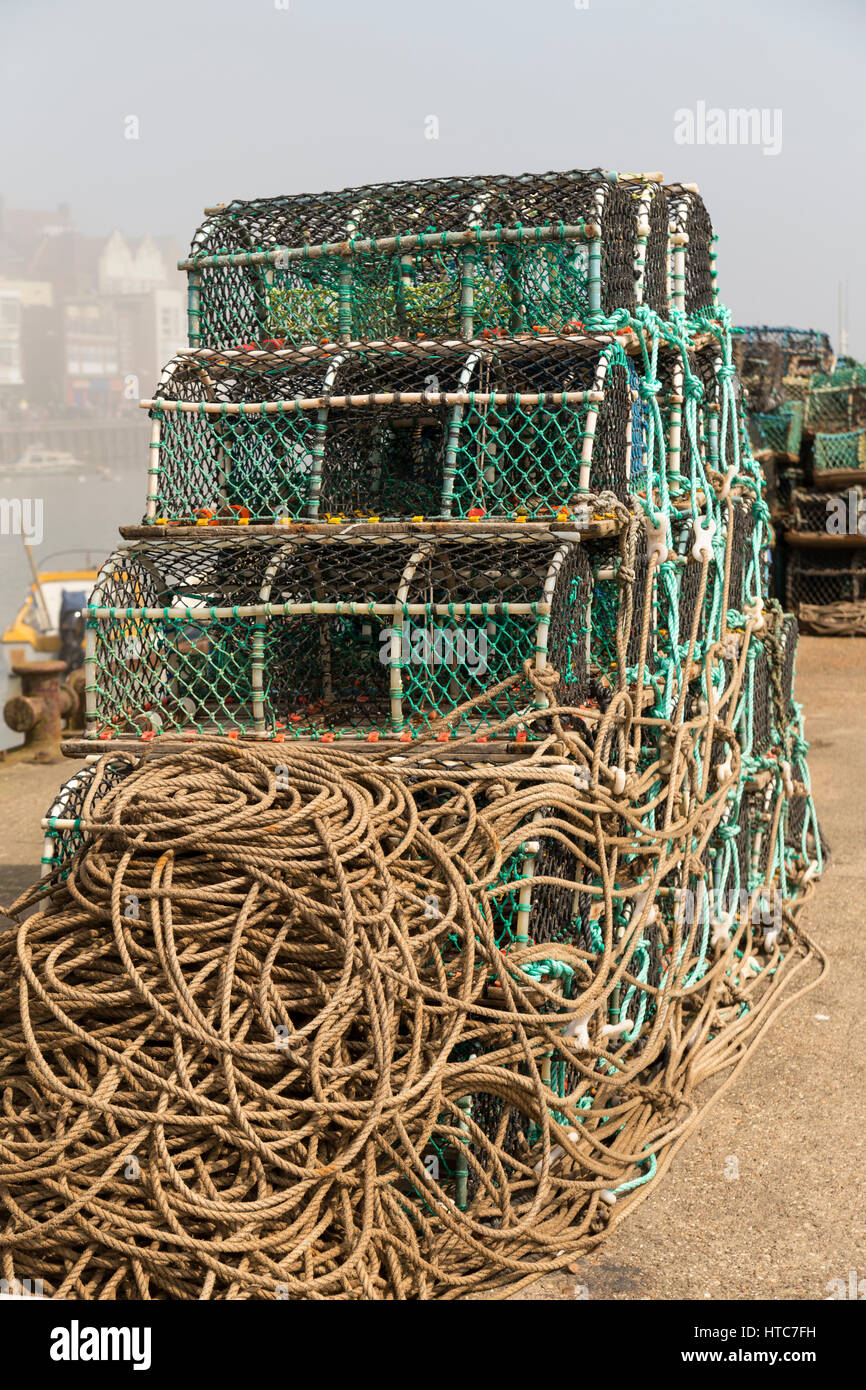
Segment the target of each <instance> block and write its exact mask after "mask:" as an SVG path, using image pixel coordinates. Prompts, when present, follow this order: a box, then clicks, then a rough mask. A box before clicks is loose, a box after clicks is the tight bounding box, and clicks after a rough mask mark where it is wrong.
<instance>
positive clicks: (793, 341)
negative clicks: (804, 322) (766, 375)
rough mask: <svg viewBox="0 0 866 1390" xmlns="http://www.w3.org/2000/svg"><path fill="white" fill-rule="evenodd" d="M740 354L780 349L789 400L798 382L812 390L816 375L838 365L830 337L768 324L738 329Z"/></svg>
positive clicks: (812, 330) (811, 331)
mask: <svg viewBox="0 0 866 1390" xmlns="http://www.w3.org/2000/svg"><path fill="white" fill-rule="evenodd" d="M736 341H737V343H739V344H741V345H742V346H741V348H740V351H744V350H746V349H748V350H750V351H751V350H753V349H754V350H761V349H768V350H769V349H770V348H772V347H778V348H779V350H780V351H781V354H782V384H783V388H784V391H785V395H786V397H790V396H791V385H792V383H793V382H794V381H800V382H803V383H805V387H806V389H808V384H809V379H810V378H811V376H812V373H813V372H818V371H821V372H829V371H830V370H831V368H832V366H833V363H834V361H835V354H834V352H833V348H832V345H831V343H830V339H829V337H828V336H827V334H826V333H818V332H816V331H815V330H814V329H812V328H787V327H783V328H772V327H769V326H768V325H766V324H749V325H747V326H746V327H743V328H738V329H737V338H736Z"/></svg>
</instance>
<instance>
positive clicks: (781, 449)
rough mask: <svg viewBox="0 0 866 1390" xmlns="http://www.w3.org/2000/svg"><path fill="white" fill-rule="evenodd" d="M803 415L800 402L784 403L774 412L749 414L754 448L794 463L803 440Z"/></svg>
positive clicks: (802, 407) (798, 455)
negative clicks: (778, 455) (768, 451)
mask: <svg viewBox="0 0 866 1390" xmlns="http://www.w3.org/2000/svg"><path fill="white" fill-rule="evenodd" d="M803 415H804V406H803V402H802V401H786V402H785V404H784V405H780V406H777V407H776V409H775V410H769V411H766V412H764V413H762V412H754V413H751V414H750V415H749V426H750V430H751V436H752V439H753V441H754V444H755V447H756V448H758V449H769V450H770V451H771V452H772V453H774V454H781V455H782V457H783V458H786V459H788V460H789V461H790V462H791V463H796V462H797V460H798V459H799V457H800V443H801V441H802V438H803Z"/></svg>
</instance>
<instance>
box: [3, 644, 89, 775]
mask: <svg viewBox="0 0 866 1390" xmlns="http://www.w3.org/2000/svg"><path fill="white" fill-rule="evenodd" d="M12 670H13V673H14V674H15V675H16V676H20V677H21V682H22V686H23V690H22V693H21V694H20V695H13V697H12V699H11V700H7V701H6V705H5V707H4V710H3V718H4V719H5V720H6V723H7V724H8V725H9V728H10V729H12V730H14V732H15V733H16V734H23V735H24V745H23V749H22V750H21V751H24V750H26V751H27V752H28V753H31V754H33V755H34V756H36V757H38V758H39V760H40V762H48V761H52V762H53V761H54V759H55V758H59V756H60V751H59V744H60V739H61V737H62V735H63V719H64V716H70V715H73V714H74V713H75V711H76V706H77V703H78V702H77V700H76V696H75V692H74V691H73V690H72V689H71V688H70V687H69V686H68V685H66V684H65V683H62V677H63V676H65V675H66V663H65V662H64V661H31V662H22V663H21V664H19V665H17V666H13V667H12ZM16 751H17V750H16Z"/></svg>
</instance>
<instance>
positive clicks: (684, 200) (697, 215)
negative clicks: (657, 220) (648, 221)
mask: <svg viewBox="0 0 866 1390" xmlns="http://www.w3.org/2000/svg"><path fill="white" fill-rule="evenodd" d="M667 196H668V211H669V216H670V225H671V227H672V228H673V229H674V231H675V232H682V233H685V234H686V235H687V236H688V245H687V246H686V248H685V263H686V282H685V311H686V313H687V314H696V313H698V312H699V311H700V310H701V309H710V308H712V307H713V304H714V301H715V286H714V283H713V275H712V265H711V252H712V244H713V224H712V222H711V221H710V215H709V213H708V212H707V209H706V205H705V204H704V200H703V198H702V197H701V195H700V194H699V193H697V192H695V191H694V190H693V189H688V188H685V187H684V186H683V185H682V184H671V185H669V186H668V188H667Z"/></svg>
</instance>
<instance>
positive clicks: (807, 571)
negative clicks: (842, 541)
mask: <svg viewBox="0 0 866 1390" xmlns="http://www.w3.org/2000/svg"><path fill="white" fill-rule="evenodd" d="M787 586H788V587H787V606H788V607H789V608H790V609H791V610H792V612H793V613H794V614H795V615H796V614H797V613H798V612H799V610H800V608H801V607H802V606H803V605H812V604H816V605H825V604H830V603H851V602H856V601H858V600H860V599H866V551H864V550H857V549H855V548H854V547H852V546H840V547H835V546H834V547H833V548H832V549H831V550H828V549H822V550H801V549H799V548H797V549H792V550H791V551H790V552H789V557H788V574H787Z"/></svg>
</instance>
